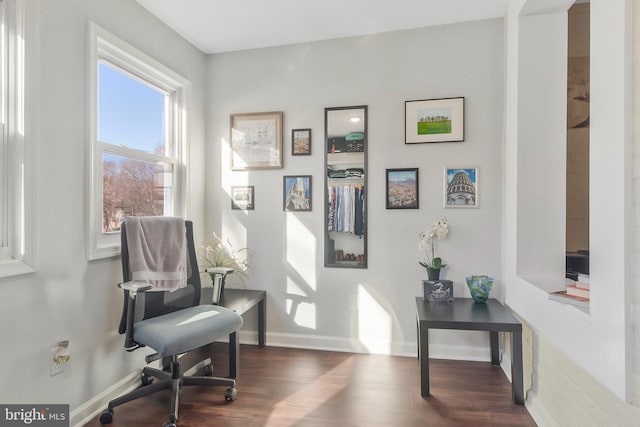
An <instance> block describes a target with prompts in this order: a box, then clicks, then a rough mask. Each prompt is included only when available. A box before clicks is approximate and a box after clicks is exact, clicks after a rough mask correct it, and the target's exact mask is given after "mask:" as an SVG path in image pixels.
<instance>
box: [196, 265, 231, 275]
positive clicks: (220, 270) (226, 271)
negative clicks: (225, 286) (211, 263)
mask: <svg viewBox="0 0 640 427" xmlns="http://www.w3.org/2000/svg"><path fill="white" fill-rule="evenodd" d="M204 271H205V273H210V274H211V273H213V274H222V275H223V276H226V275H227V274H231V273H233V272H234V271H235V270H234V269H233V268H230V267H209V268H205V269H204Z"/></svg>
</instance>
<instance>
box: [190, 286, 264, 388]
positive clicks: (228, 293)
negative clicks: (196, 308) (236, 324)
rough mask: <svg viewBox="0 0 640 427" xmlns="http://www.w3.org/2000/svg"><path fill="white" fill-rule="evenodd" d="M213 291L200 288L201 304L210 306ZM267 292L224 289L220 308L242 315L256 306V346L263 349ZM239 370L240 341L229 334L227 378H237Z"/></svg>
mask: <svg viewBox="0 0 640 427" xmlns="http://www.w3.org/2000/svg"><path fill="white" fill-rule="evenodd" d="M212 293H213V289H212V288H202V293H201V297H200V303H201V304H211V297H212ZM266 297H267V292H266V291H261V290H255V289H229V288H225V290H224V293H223V297H222V299H221V300H220V304H219V305H220V306H222V307H225V308H228V309H231V310H233V311H235V312H236V313H238V314H240V315H243V314H244V313H246V312H247V311H249V310H250V309H252V308H253V307H255V306H256V305H257V306H258V346H259V347H264V346H265V343H266V332H267V304H266ZM239 369H240V340H239V339H238V336H237V333H236V332H233V333H231V334H229V378H237V376H238V370H239Z"/></svg>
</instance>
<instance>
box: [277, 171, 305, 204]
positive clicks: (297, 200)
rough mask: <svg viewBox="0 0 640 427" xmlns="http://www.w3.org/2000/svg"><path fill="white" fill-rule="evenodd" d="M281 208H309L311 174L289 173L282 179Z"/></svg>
mask: <svg viewBox="0 0 640 427" xmlns="http://www.w3.org/2000/svg"><path fill="white" fill-rule="evenodd" d="M282 201H283V209H284V210H285V211H287V212H289V211H310V210H311V175H290V176H285V177H284V180H283V191H282Z"/></svg>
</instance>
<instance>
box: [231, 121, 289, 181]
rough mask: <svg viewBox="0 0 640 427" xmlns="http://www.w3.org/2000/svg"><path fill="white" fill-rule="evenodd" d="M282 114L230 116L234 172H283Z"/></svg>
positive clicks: (232, 166)
mask: <svg viewBox="0 0 640 427" xmlns="http://www.w3.org/2000/svg"><path fill="white" fill-rule="evenodd" d="M282 117H283V113H282V111H277V112H271V113H246V114H231V126H230V135H229V141H230V145H231V169H232V170H250V169H279V168H282Z"/></svg>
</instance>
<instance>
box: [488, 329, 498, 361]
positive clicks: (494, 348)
mask: <svg viewBox="0 0 640 427" xmlns="http://www.w3.org/2000/svg"><path fill="white" fill-rule="evenodd" d="M489 343H490V344H489V345H490V347H491V364H492V365H499V364H500V346H499V345H498V332H497V331H490V332H489Z"/></svg>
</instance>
